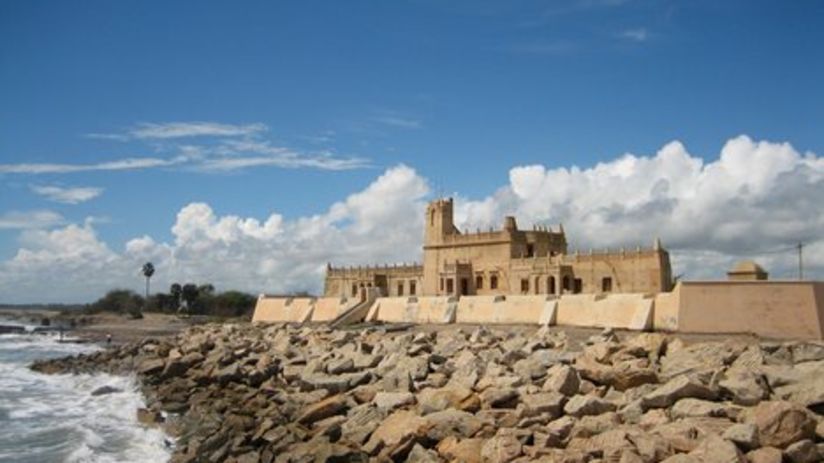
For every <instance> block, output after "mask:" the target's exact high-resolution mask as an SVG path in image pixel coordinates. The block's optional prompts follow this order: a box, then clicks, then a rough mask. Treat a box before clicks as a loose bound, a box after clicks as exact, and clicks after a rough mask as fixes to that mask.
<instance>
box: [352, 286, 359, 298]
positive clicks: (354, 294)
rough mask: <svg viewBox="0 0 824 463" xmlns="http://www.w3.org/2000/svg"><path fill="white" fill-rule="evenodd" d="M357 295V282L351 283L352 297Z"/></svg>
mask: <svg viewBox="0 0 824 463" xmlns="http://www.w3.org/2000/svg"><path fill="white" fill-rule="evenodd" d="M357 295H358V285H357V283H352V297H355V296H357Z"/></svg>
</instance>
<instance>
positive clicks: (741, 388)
mask: <svg viewBox="0 0 824 463" xmlns="http://www.w3.org/2000/svg"><path fill="white" fill-rule="evenodd" d="M724 376H725V377H724V379H722V380H721V381H720V382H719V383H718V385H719V387H720V388H721V392H723V393H724V394H726V395H727V396H728V397H731V398H732V401H733V402H734V403H736V404H738V405H747V406H752V405H755V404H757V403H758V402H761V401H762V400H764V399H766V398H767V397H769V395H770V393H769V390H768V386H767V384H766V380H764V378H763V377H762V376H761V375H758V374H755V373H753V372H752V371H749V370H727V372H726V374H725V375H724Z"/></svg>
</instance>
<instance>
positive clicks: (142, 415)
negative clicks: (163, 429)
mask: <svg viewBox="0 0 824 463" xmlns="http://www.w3.org/2000/svg"><path fill="white" fill-rule="evenodd" d="M163 421H164V419H163V415H161V414H160V412H158V411H154V410H149V409H147V408H138V409H137V422H138V423H140V424H145V425H147V426H153V425H156V424H160V423H163Z"/></svg>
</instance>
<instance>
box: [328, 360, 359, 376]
mask: <svg viewBox="0 0 824 463" xmlns="http://www.w3.org/2000/svg"><path fill="white" fill-rule="evenodd" d="M354 369H355V361H354V360H353V359H351V358H339V359H334V360H331V361H330V362H329V363H328V364H327V365H326V372H327V373H329V374H330V375H339V374H341V373H349V372H350V371H353V370H354Z"/></svg>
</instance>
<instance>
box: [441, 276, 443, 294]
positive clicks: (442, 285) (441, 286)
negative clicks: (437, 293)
mask: <svg viewBox="0 0 824 463" xmlns="http://www.w3.org/2000/svg"><path fill="white" fill-rule="evenodd" d="M441 291H443V278H441Z"/></svg>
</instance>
